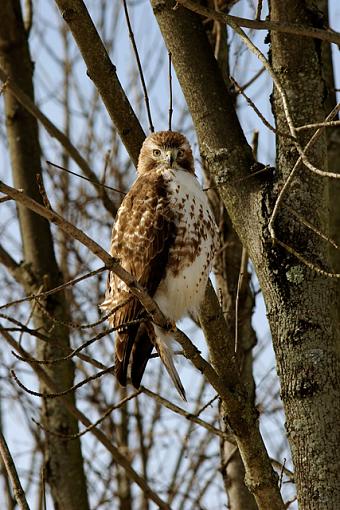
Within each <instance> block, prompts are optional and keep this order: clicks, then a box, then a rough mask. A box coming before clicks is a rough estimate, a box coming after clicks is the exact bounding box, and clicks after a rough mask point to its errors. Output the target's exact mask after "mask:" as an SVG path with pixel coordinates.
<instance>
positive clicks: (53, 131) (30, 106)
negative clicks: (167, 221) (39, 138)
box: [0, 68, 116, 214]
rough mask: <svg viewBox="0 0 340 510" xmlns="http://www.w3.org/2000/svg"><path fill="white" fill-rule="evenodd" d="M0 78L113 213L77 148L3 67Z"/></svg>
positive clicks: (110, 204)
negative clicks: (84, 176) (75, 165)
mask: <svg viewBox="0 0 340 510" xmlns="http://www.w3.org/2000/svg"><path fill="white" fill-rule="evenodd" d="M0 80H1V81H3V82H4V83H6V88H7V89H8V90H10V91H11V92H12V94H14V96H15V97H16V99H17V100H18V101H19V102H20V103H21V104H22V106H23V107H24V108H26V110H27V111H28V112H30V114H31V115H33V117H35V118H36V119H37V120H38V121H39V122H40V123H41V124H42V125H43V126H44V128H45V129H46V131H47V132H48V133H49V135H50V136H52V137H53V138H56V140H58V142H59V143H60V144H61V145H62V146H63V147H64V149H65V150H66V152H67V153H68V154H69V155H70V156H71V158H72V159H73V160H74V161H75V162H76V163H77V165H78V166H79V168H81V170H82V171H83V172H84V174H85V175H86V177H87V179H88V180H89V181H90V182H91V181H92V182H93V183H95V189H96V192H97V193H98V195H99V196H100V198H101V199H102V200H103V204H104V207H105V208H106V209H107V210H108V211H109V212H110V213H111V214H113V213H114V212H115V211H116V206H115V204H114V203H113V202H112V200H111V199H110V198H109V196H108V195H107V193H106V191H105V189H104V188H103V186H101V183H100V182H99V180H98V179H97V176H96V174H95V173H94V172H93V170H91V168H90V166H89V165H88V163H87V161H86V160H85V159H84V158H83V156H82V155H81V154H80V152H79V151H78V149H77V148H76V147H75V146H74V145H73V144H72V143H71V142H70V139H69V138H68V137H67V136H66V135H64V133H63V132H62V131H60V129H58V128H57V127H56V126H55V125H54V124H53V122H51V121H50V120H49V119H48V118H47V117H46V115H44V114H43V113H42V111H41V110H39V108H38V107H37V106H36V105H35V104H34V102H33V101H32V99H31V98H30V97H29V96H28V95H27V94H26V93H25V92H24V91H23V90H21V88H20V87H18V85H17V84H16V83H14V82H13V81H12V80H11V79H10V78H9V77H8V76H7V74H6V73H5V72H4V70H3V69H1V68H0ZM98 190H99V191H98Z"/></svg>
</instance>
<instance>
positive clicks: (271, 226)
mask: <svg viewBox="0 0 340 510" xmlns="http://www.w3.org/2000/svg"><path fill="white" fill-rule="evenodd" d="M339 110H340V103H338V104H337V105H336V106H335V107H334V108H333V110H332V111H331V112H330V114H329V115H327V117H326V122H328V121H329V120H331V119H332V118H333V117H334V116H335V115H336V114H337V113H338V111H339ZM322 129H323V128H322V127H320V128H319V129H318V130H317V131H315V133H314V134H313V136H312V137H311V138H310V140H309V141H308V143H307V144H306V145H305V148H304V149H303V151H302V152H303V153H306V152H307V151H308V150H309V149H310V147H311V146H312V145H313V144H314V143H315V142H316V141H317V140H318V139H319V138H320V136H321V133H322ZM302 161H303V156H302V154H301V153H300V155H299V157H298V159H297V161H296V163H295V165H294V167H293V169H292V171H291V172H290V174H289V176H288V177H287V179H286V181H285V183H284V185H283V186H282V189H281V191H280V193H279V195H278V197H277V199H276V202H275V205H274V208H273V212H272V214H271V217H270V220H269V223H268V230H269V232H270V235H271V237H272V239H274V238H275V232H274V221H275V218H276V216H277V214H278V211H279V206H280V204H281V202H282V200H283V197H284V194H285V193H286V191H287V189H288V187H289V186H290V183H291V182H292V180H293V177H294V175H295V173H296V172H297V170H298V168H299V166H300V164H301V162H302Z"/></svg>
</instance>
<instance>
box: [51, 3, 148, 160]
mask: <svg viewBox="0 0 340 510" xmlns="http://www.w3.org/2000/svg"><path fill="white" fill-rule="evenodd" d="M55 2H56V4H57V6H58V8H59V10H60V12H61V15H62V17H63V18H64V20H65V21H66V23H67V24H68V26H69V28H70V30H71V32H72V34H73V37H74V39H75V41H76V43H77V45H78V47H79V50H80V52H81V54H82V57H83V59H84V61H85V64H86V65H87V74H88V76H89V77H90V78H91V80H92V81H93V83H94V84H95V86H96V87H97V89H98V92H99V94H100V95H101V98H102V100H103V102H104V104H105V107H106V109H107V111H108V113H109V115H110V117H111V120H112V122H113V123H114V125H115V127H116V129H117V131H118V133H119V136H120V137H121V139H122V142H123V143H124V145H125V147H126V149H127V151H128V153H129V155H130V157H131V159H132V161H133V163H134V164H135V166H136V165H137V161H138V156H139V151H140V148H141V145H142V143H143V141H144V138H145V134H144V131H143V129H142V127H141V125H140V124H139V122H138V119H137V117H136V115H135V113H134V111H133V109H132V107H131V105H130V103H129V100H128V98H127V97H126V95H125V92H124V90H123V88H122V86H121V84H120V82H119V79H118V77H117V74H116V69H115V66H114V65H113V64H112V62H111V60H110V57H109V55H108V54H107V51H106V49H105V46H104V44H103V42H102V40H101V38H100V36H99V34H98V32H97V30H96V27H95V26H94V24H93V21H92V19H91V17H90V15H89V13H88V11H87V9H86V6H85V4H84V2H83V1H82V0H55Z"/></svg>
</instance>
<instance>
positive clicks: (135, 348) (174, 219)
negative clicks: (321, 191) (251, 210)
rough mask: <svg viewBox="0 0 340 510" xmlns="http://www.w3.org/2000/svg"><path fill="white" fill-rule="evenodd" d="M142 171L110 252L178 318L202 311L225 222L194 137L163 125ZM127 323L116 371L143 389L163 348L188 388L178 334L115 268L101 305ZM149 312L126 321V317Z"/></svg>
mask: <svg viewBox="0 0 340 510" xmlns="http://www.w3.org/2000/svg"><path fill="white" fill-rule="evenodd" d="M137 171H138V177H137V179H136V181H135V182H134V184H133V186H132V188H131V189H130V191H129V193H128V194H127V195H126V197H125V198H124V200H123V202H122V204H121V206H120V208H119V210H118V213H117V218H116V223H115V225H114V228H113V232H112V242H111V249H110V253H111V255H112V256H113V257H115V258H117V259H118V260H119V261H120V263H121V265H122V267H123V268H124V269H125V270H126V271H128V272H129V273H131V275H133V276H134V277H135V278H136V280H137V281H138V282H139V283H140V284H141V285H142V286H143V287H144V288H145V289H146V290H147V291H148V293H149V294H150V296H152V297H153V299H154V300H155V301H156V303H157V304H158V306H159V308H160V310H161V311H162V312H163V314H164V315H165V316H166V317H167V318H168V319H170V321H172V322H176V321H178V320H179V319H180V318H181V317H183V316H184V315H185V314H186V313H188V312H191V313H194V314H196V313H197V312H198V309H199V306H200V304H201V302H202V299H203V296H204V292H205V288H206V285H207V280H208V276H209V272H210V269H211V265H212V262H213V257H214V253H215V249H216V246H217V227H216V225H215V222H214V219H213V215H212V212H211V210H210V208H209V204H208V200H207V197H206V195H205V194H204V192H203V191H202V188H201V187H200V185H199V183H198V181H197V178H196V176H195V170H194V160H193V156H192V152H191V148H190V145H189V143H188V141H187V139H186V138H185V137H184V136H183V135H182V134H180V133H176V132H172V131H160V132H157V133H153V134H151V135H150V136H148V137H147V138H146V139H145V141H144V143H143V146H142V149H141V152H140V155H139V160H138V168H137ZM119 305H121V306H120V307H119V308H118V309H117V310H116V311H115V312H114V313H113V315H112V316H111V317H110V318H109V322H110V324H111V325H112V326H113V327H119V326H121V328H119V329H118V333H117V337H116V343H115V370H116V376H117V379H118V381H119V382H120V384H122V385H123V386H126V384H127V378H128V376H129V377H130V378H131V382H132V384H133V385H134V386H135V387H136V388H138V387H139V386H140V382H141V379H142V376H143V373H144V370H145V367H146V364H147V362H148V360H149V358H150V356H151V353H152V350H153V348H154V347H155V348H156V350H157V352H158V354H159V356H160V358H161V360H162V361H163V363H164V365H165V367H166V369H167V371H168V373H169V375H170V377H171V379H172V381H173V383H174V384H175V386H176V388H177V390H178V392H179V394H180V395H181V396H182V397H183V398H184V399H185V391H184V388H183V385H182V383H181V380H180V378H179V375H178V373H177V371H176V368H175V365H174V362H173V353H172V348H171V333H169V332H167V331H164V330H162V329H161V328H160V327H159V326H157V325H155V324H153V323H152V321H151V320H147V314H146V312H145V310H144V309H143V306H142V305H141V303H140V302H139V300H138V298H137V297H135V296H134V295H133V294H132V293H131V292H130V291H129V289H128V287H127V286H126V285H125V283H124V282H122V281H121V280H120V279H119V278H118V276H116V275H115V274H114V273H113V272H110V273H109V276H108V283H107V290H106V294H105V301H104V302H103V303H102V304H101V308H102V309H104V310H106V311H110V310H112V309H114V308H116V307H117V306H119ZM141 318H145V319H146V320H145V321H143V322H139V323H138V321H137V323H135V324H130V325H128V326H125V327H124V324H125V323H128V322H130V321H133V320H135V319H141Z"/></svg>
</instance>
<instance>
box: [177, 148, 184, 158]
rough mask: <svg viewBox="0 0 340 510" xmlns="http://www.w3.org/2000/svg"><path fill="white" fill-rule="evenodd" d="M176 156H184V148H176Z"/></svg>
mask: <svg viewBox="0 0 340 510" xmlns="http://www.w3.org/2000/svg"><path fill="white" fill-rule="evenodd" d="M177 156H178V157H179V158H183V156H184V149H178V152H177Z"/></svg>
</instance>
